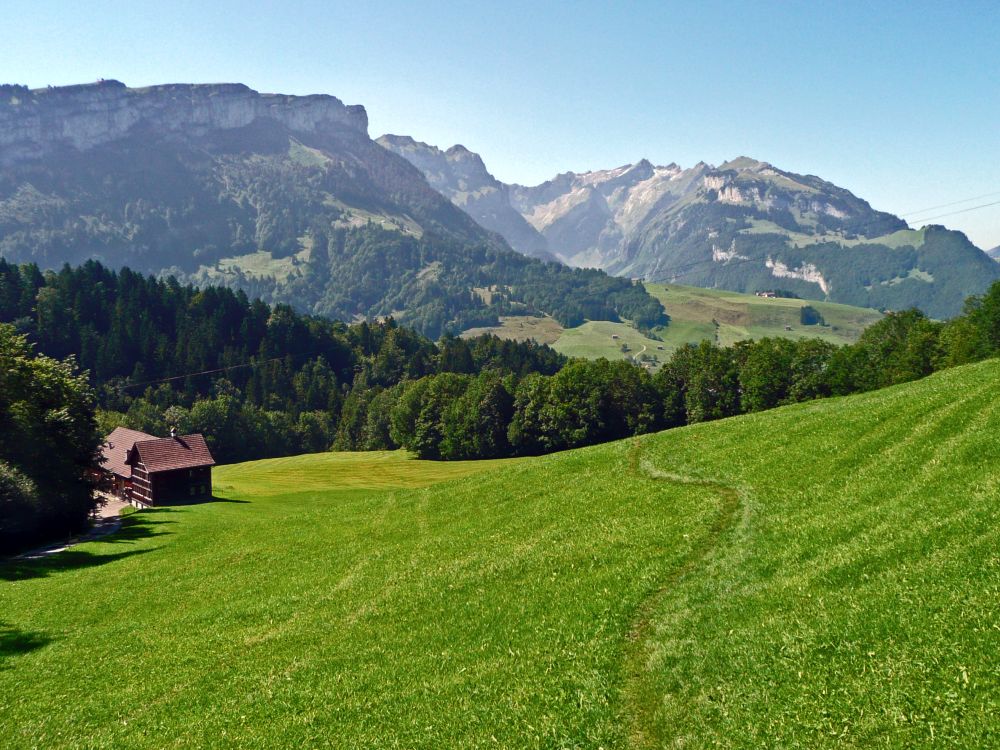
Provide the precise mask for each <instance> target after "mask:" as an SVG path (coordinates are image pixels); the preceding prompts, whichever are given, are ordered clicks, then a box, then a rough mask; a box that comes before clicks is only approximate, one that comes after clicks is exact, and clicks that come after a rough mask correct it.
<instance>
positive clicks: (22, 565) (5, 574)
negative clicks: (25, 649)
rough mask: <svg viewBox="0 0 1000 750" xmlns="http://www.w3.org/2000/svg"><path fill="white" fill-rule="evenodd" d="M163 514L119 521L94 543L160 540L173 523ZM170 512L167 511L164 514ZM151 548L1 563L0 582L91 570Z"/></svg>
mask: <svg viewBox="0 0 1000 750" xmlns="http://www.w3.org/2000/svg"><path fill="white" fill-rule="evenodd" d="M161 512H164V511H153V512H147V513H135V514H132V515H130V516H126V517H124V518H123V519H122V525H121V528H120V529H119V530H118V531H116V532H114V533H113V534H110V535H109V536H106V537H101V538H100V539H98V540H96V541H98V542H100V543H101V544H128V543H132V542H136V541H138V540H140V539H149V538H151V537H155V536H163V535H165V534H169V533H170V532H169V531H167V530H166V529H164V528H162V527H163V526H166V525H167V524H172V523H174V521H168V520H167V519H165V518H157V516H158V515H159V514H160V513H161ZM166 512H169V511H166ZM154 549H155V547H154V548H146V549H137V550H129V551H126V552H114V553H111V554H106V555H102V554H96V553H94V552H89V551H86V550H80V549H77V548H75V547H74V548H70V549H67V550H63V551H62V552H53V553H51V554H45V553H41V554H38V555H33V556H31V557H21V558H12V559H9V560H4V561H0V581H22V580H26V579H29V578H46V577H48V576H50V575H54V574H56V573H60V572H62V571H65V570H78V569H81V568H93V567H97V566H100V565H107V564H108V563H112V562H116V561H118V560H124V559H125V558H127V557H133V556H135V555H144V554H146V553H147V552H152V551H153V550H154Z"/></svg>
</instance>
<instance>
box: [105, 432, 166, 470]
mask: <svg viewBox="0 0 1000 750" xmlns="http://www.w3.org/2000/svg"><path fill="white" fill-rule="evenodd" d="M139 440H156V438H155V437H153V436H152V435H147V434H146V433H145V432H139V431H138V430H130V429H129V428H128V427H115V429H113V430H112V431H111V434H110V435H108V436H107V437H106V438H105V439H104V445H102V446H101V455H102V456H103V457H104V461H103V463H102V464H101V468H102V469H104V470H105V471H110V472H111V473H112V474H117V475H118V476H120V477H126V478H127V477H131V476H132V467H131V466H129V465H128V464H127V463H126V459H127V457H128V452H129V451H130V450H131V449H132V446H133V445H135V444H136V442H137V441H139Z"/></svg>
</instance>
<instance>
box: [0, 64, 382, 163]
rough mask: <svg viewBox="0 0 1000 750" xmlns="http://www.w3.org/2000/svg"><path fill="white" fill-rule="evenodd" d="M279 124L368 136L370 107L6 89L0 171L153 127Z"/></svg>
mask: <svg viewBox="0 0 1000 750" xmlns="http://www.w3.org/2000/svg"><path fill="white" fill-rule="evenodd" d="M262 119H271V120H274V121H276V122H278V123H280V124H282V125H283V126H284V127H286V128H287V129H289V130H291V131H294V132H303V133H313V132H316V131H317V130H319V129H323V128H347V129H350V130H355V131H358V132H360V133H365V134H367V132H368V115H367V114H366V112H365V109H364V107H361V106H345V105H344V103H343V102H341V101H340V100H339V99H337V98H336V97H334V96H326V95H315V96H286V95H281V94H260V93H258V92H256V91H254V90H253V89H251V88H249V87H247V86H244V85H243V84H233V83H225V84H168V85H163V86H150V87H147V88H135V89H131V88H128V87H127V86H125V84H123V83H121V82H120V81H99V82H98V83H92V84H82V85H79V86H63V87H56V88H47V89H33V90H29V89H26V88H24V87H20V86H5V87H2V88H0V166H10V165H12V164H16V163H18V162H22V161H26V160H31V159H40V158H44V157H46V156H47V155H48V154H50V153H52V152H54V151H56V150H58V149H61V148H66V147H70V148H74V149H76V150H78V151H86V150H88V149H91V148H94V147H95V146H99V145H101V144H104V143H108V142H111V141H115V140H118V139H120V138H124V137H127V136H128V135H129V134H130V133H131V132H132V131H133V130H134V129H135V128H137V127H140V126H148V127H149V128H151V129H153V130H154V131H156V132H158V133H160V134H166V133H174V132H182V133H184V135H185V136H187V137H189V136H191V135H199V134H202V133H205V132H208V131H210V130H232V129H236V128H242V127H246V126H248V125H251V124H253V123H254V122H256V121H258V120H262Z"/></svg>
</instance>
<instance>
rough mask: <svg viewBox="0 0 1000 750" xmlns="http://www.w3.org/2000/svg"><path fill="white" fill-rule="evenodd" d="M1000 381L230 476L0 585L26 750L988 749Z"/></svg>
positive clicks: (996, 686) (995, 368) (15, 569)
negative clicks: (552, 446)
mask: <svg viewBox="0 0 1000 750" xmlns="http://www.w3.org/2000/svg"><path fill="white" fill-rule="evenodd" d="M998 378H1000V362H997V361H991V362H986V363H983V364H979V365H975V366H970V367H965V368H959V369H954V370H950V371H945V372H942V373H939V374H937V375H934V376H932V377H930V378H928V379H926V380H924V381H921V382H918V383H915V384H910V385H907V386H901V387H896V388H893V389H889V390H886V391H881V392H876V393H870V394H865V395H862V396H856V397H851V398H847V399H837V400H828V401H820V402H811V403H808V404H802V405H797V406H792V407H786V408H782V409H778V410H774V411H771V412H765V413H761V414H756V415H752V416H747V417H740V418H736V419H731V420H725V421H720V422H714V423H709V424H703V425H697V426H694V427H689V428H684V429H679V430H674V431H671V432H666V433H661V434H658V435H650V436H646V437H644V438H641V439H637V440H630V441H623V442H620V443H615V444H609V445H605V446H597V447H592V448H586V449H582V450H577V451H570V452H567V453H563V454H557V455H552V456H548V457H543V458H539V459H530V460H522V461H518V462H504V463H493V464H485V463H484V464H427V463H422V462H411V461H405V460H403V459H402V457H401V456H399V455H398V454H374V455H366V454H349V455H330V454H326V455H316V456H304V457H300V458H296V459H281V460H279V461H264V462H258V463H253V464H243V465H238V466H230V467H221V468H220V469H219V470H218V472H217V489H218V490H219V492H220V494H222V495H224V498H225V499H226V500H228V502H218V503H210V504H205V505H198V506H191V507H178V508H166V509H161V510H156V511H153V512H147V513H140V514H136V515H135V516H133V517H131V518H130V519H129V520H128V522H127V524H126V528H125V529H124V531H123V533H122V534H121V535H119V536H118V537H115V538H112V539H110V540H108V541H105V542H94V543H89V544H86V545H81V546H79V547H77V548H75V549H74V550H71V551H70V552H68V553H64V554H63V555H61V556H58V557H55V558H51V559H49V560H46V561H42V562H31V563H20V564H8V565H6V566H4V567H3V568H0V577H2V578H3V582H2V583H0V587H2V588H0V592H2V594H0V596H2V601H0V613H2V614H0V620H2V625H0V627H2V631H0V745H4V746H9V747H21V746H39V747H78V746H87V747H162V746H168V745H169V746H171V747H203V746H224V745H232V746H240V747H270V746H275V745H281V746H323V745H332V746H337V747H370V746H399V747H517V748H522V747H606V748H607V747H625V746H629V745H633V746H639V747H664V746H673V745H675V744H676V745H684V746H686V747H707V746H713V745H716V744H718V745H722V746H729V747H761V746H786V747H792V746H798V747H816V746H826V745H847V746H855V747H872V746H878V747H914V746H924V747H935V746H949V747H983V746H986V745H989V744H990V742H991V738H994V739H995V737H996V734H997V732H998V731H1000V720H998V719H997V716H998V709H1000V706H998V702H1000V698H998V696H1000V670H998V667H997V661H996V658H995V656H996V653H997V652H998V649H1000V630H998V629H997V627H996V614H995V613H996V608H997V603H998V601H1000V558H998V556H997V549H1000V502H998V499H1000V469H998V468H997V467H998V466H1000V442H998V441H997V440H996V427H995V426H996V424H997V423H998V419H1000V392H998V390H997V388H996V383H997V380H998ZM470 474H471V475H470ZM449 477H451V478H450V479H449ZM442 480H447V481H442ZM431 483H434V484H431ZM428 484H429V485H430V486H423V485H428Z"/></svg>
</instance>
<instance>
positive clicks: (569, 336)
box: [462, 283, 882, 369]
mask: <svg viewBox="0 0 1000 750" xmlns="http://www.w3.org/2000/svg"><path fill="white" fill-rule="evenodd" d="M645 287H646V289H647V290H648V291H649V293H650V294H652V295H653V296H654V297H656V298H657V299H658V300H659V301H660V302H661V303H662V304H663V307H664V309H666V311H667V314H668V315H669V316H670V325H668V326H665V327H659V328H656V329H655V330H654V331H653V332H652V334H653V335H652V336H646V335H644V334H643V333H642V332H640V331H638V330H636V329H635V328H633V327H632V326H631V325H629V324H628V323H627V322H625V323H612V322H610V321H605V320H596V321H588V322H586V323H584V324H583V325H580V326H577V327H576V328H563V327H562V326H560V325H559V324H558V323H557V322H556V321H555V320H553V319H551V318H534V317H526V316H520V317H510V318H503V319H501V325H499V326H495V327H491V328H474V329H470V330H469V331H466V332H465V333H463V334H462V335H463V336H466V337H468V336H472V335H477V334H481V333H494V334H496V335H498V336H500V337H501V338H511V339H515V340H523V339H525V338H534V339H536V340H537V341H540V342H541V343H545V344H549V345H551V346H552V348H553V349H555V350H556V351H558V352H560V353H561V354H565V355H566V356H568V357H583V358H585V359H597V358H599V357H606V358H607V359H611V360H614V359H630V358H633V357H638V356H640V355H643V354H644V355H646V356H648V357H652V358H655V361H654V362H653V363H652V365H653V367H654V369H655V368H656V367H657V366H659V364H662V363H663V362H665V361H666V360H667V359H669V358H670V355H671V354H672V353H673V352H674V351H675V350H677V349H678V348H680V347H682V346H684V345H685V344H697V343H698V342H700V341H702V340H708V341H714V342H715V343H717V344H719V345H721V346H730V345H732V344H734V343H736V342H737V341H744V340H747V339H762V338H765V337H768V336H770V337H778V338H791V339H802V338H819V339H823V340H824V341H829V342H830V343H833V344H851V343H853V342H855V341H857V340H858V337H859V336H861V332H862V331H864V329H865V328H867V327H868V326H870V325H871V324H872V323H875V322H876V321H878V320H880V319H881V318H882V313H880V312H879V311H878V310H869V309H867V308H862V307H852V306H851V305H841V304H837V303H834V302H817V301H815V300H802V299H788V298H764V297H757V296H755V295H753V294H740V293H739V292H729V291H726V290H723V289H703V288H700V287H693V286H684V285H681V284H651V283H647V284H645ZM805 305H810V306H811V307H813V308H815V309H816V311H817V312H818V313H819V314H820V315H821V316H822V318H823V323H824V324H822V325H820V324H813V325H804V324H803V323H802V320H801V315H800V312H799V311H800V309H801V308H802V307H803V306H805ZM622 344H626V345H627V346H628V351H625V352H623V351H622V350H621V347H622Z"/></svg>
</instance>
